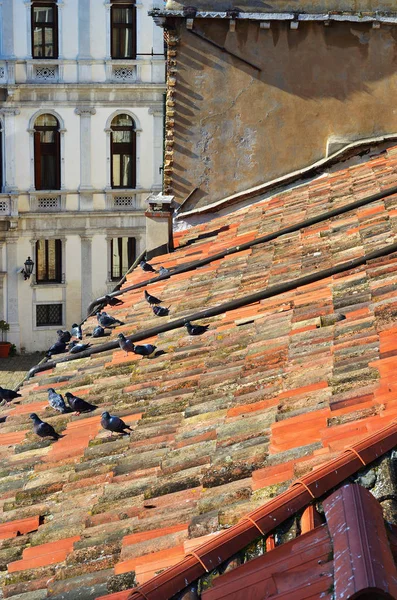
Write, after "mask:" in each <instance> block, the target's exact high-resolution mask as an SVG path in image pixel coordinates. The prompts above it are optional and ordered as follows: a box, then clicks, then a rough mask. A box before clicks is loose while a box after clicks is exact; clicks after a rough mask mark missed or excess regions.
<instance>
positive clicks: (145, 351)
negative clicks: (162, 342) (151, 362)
mask: <svg viewBox="0 0 397 600" xmlns="http://www.w3.org/2000/svg"><path fill="white" fill-rule="evenodd" d="M132 346H133V351H134V352H135V354H139V355H140V356H150V355H151V354H153V353H154V351H155V350H156V348H157V346H153V344H142V345H141V346H134V344H132Z"/></svg>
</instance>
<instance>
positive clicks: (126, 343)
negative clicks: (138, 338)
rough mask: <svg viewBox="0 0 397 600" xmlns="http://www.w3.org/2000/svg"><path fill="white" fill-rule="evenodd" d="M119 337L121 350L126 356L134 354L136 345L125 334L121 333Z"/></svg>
mask: <svg viewBox="0 0 397 600" xmlns="http://www.w3.org/2000/svg"><path fill="white" fill-rule="evenodd" d="M117 337H118V338H119V346H120V348H121V350H124V352H125V353H126V354H128V352H134V344H133V343H132V342H131V340H128V339H127V338H126V337H125V335H124V334H123V333H119V334H118V336H117Z"/></svg>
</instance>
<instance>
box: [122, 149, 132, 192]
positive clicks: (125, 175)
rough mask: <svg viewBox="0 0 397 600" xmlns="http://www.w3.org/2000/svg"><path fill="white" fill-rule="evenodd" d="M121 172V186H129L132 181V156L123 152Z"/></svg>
mask: <svg viewBox="0 0 397 600" xmlns="http://www.w3.org/2000/svg"><path fill="white" fill-rule="evenodd" d="M122 159H123V172H122V181H123V183H122V187H131V183H132V156H131V155H130V154H123V155H122Z"/></svg>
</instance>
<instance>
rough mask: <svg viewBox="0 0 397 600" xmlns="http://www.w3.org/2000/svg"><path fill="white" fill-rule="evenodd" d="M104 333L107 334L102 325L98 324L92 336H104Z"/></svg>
mask: <svg viewBox="0 0 397 600" xmlns="http://www.w3.org/2000/svg"><path fill="white" fill-rule="evenodd" d="M104 335H105V330H104V328H103V327H102V326H101V325H97V326H96V327H95V328H94V330H93V332H92V337H94V338H99V337H103V336H104Z"/></svg>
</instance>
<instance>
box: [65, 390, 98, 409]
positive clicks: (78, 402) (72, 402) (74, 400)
mask: <svg viewBox="0 0 397 600" xmlns="http://www.w3.org/2000/svg"><path fill="white" fill-rule="evenodd" d="M65 397H66V398H67V401H68V403H69V406H70V408H71V409H72V410H74V411H75V412H76V413H77V414H80V413H82V412H91V411H92V410H95V409H96V408H98V407H97V406H95V405H94V404H90V403H89V402H86V401H85V400H83V399H82V398H79V397H78V396H75V395H74V394H72V393H71V392H66V394H65Z"/></svg>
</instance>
